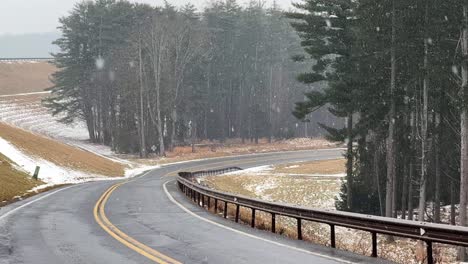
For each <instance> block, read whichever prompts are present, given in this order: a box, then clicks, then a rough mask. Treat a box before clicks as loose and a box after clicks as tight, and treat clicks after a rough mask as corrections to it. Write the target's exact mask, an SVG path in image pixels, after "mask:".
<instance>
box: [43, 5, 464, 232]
mask: <svg viewBox="0 0 468 264" xmlns="http://www.w3.org/2000/svg"><path fill="white" fill-rule="evenodd" d="M291 10H292V11H291ZM291 10H290V11H289V12H284V11H283V10H280V9H279V8H278V7H277V6H276V5H272V6H266V5H265V4H263V3H262V2H261V1H260V2H259V1H251V2H250V3H249V4H247V5H245V6H241V5H239V4H238V3H237V2H236V1H235V0H225V1H217V2H216V1H215V2H213V3H211V4H209V6H208V7H207V8H205V9H204V10H203V11H201V12H199V11H197V10H195V8H194V7H193V6H191V5H187V6H185V7H182V8H175V7H173V6H171V5H169V4H166V5H165V6H163V7H151V6H148V5H141V4H132V3H129V2H126V1H113V0H98V1H95V2H83V3H80V4H78V5H77V6H76V7H75V9H74V10H73V11H72V12H71V13H70V15H69V16H67V17H64V18H62V19H61V24H62V26H61V31H62V34H63V37H62V38H61V39H59V40H57V41H56V44H57V45H58V46H59V47H60V49H61V52H59V53H57V54H54V57H55V61H56V64H57V66H58V67H59V69H60V71H59V72H58V73H56V74H55V76H54V79H53V81H54V83H55V85H54V87H52V88H51V89H50V90H51V92H52V96H51V97H50V98H49V99H48V100H46V101H45V102H44V103H45V104H46V105H47V106H49V107H50V108H51V110H52V111H53V112H54V113H55V114H65V115H64V117H63V121H64V122H71V121H72V120H74V119H75V118H82V119H84V120H86V122H87V125H88V129H89V134H90V138H91V140H93V141H94V142H99V143H103V144H107V145H110V146H112V148H113V149H114V150H116V151H118V152H139V153H140V155H141V156H146V155H147V154H148V152H150V151H151V146H157V152H158V154H159V155H164V153H165V151H166V150H167V149H171V148H173V147H174V146H175V145H176V144H181V143H184V142H194V141H196V140H201V139H211V140H214V139H216V140H220V141H224V140H226V139H228V138H241V139H242V140H243V141H245V140H252V141H258V139H259V138H262V137H264V138H269V139H270V140H274V139H277V138H285V137H294V136H307V133H302V134H300V133H301V132H300V131H303V129H298V128H299V127H303V126H305V125H306V124H308V123H310V127H314V131H316V132H315V133H318V132H317V131H319V127H320V128H321V129H324V130H325V131H326V132H327V137H328V138H329V139H330V140H332V141H337V142H343V143H346V146H347V151H346V154H345V157H346V159H347V167H346V173H347V176H346V180H345V181H343V186H342V194H341V197H340V198H339V199H337V202H336V204H337V208H338V209H341V210H348V211H354V212H360V213H367V214H375V215H382V216H387V217H400V218H406V219H410V220H413V219H414V220H418V221H430V222H446V223H450V224H460V225H466V224H467V219H466V203H467V193H468V189H467V188H468V112H467V111H468V110H467V101H466V98H468V87H467V84H468V65H467V57H468V4H466V3H465V2H464V1H460V0H448V1H435V0H424V1H423V0H411V1H407V0H405V1H403V0H392V1H386V0H302V1H298V3H296V4H294V9H291ZM304 94H305V96H304ZM295 103H296V104H295ZM291 112H293V113H292V114H291ZM293 116H295V118H297V119H295V118H294V117H293ZM341 120H345V121H344V122H343V121H341ZM300 121H303V122H300ZM310 135H312V134H309V136H310ZM458 204H459V209H457V206H456V205H458ZM445 206H447V207H445ZM442 208H447V210H442ZM443 211H444V212H448V217H447V218H445V217H444V216H445V215H444V214H442V212H443Z"/></svg>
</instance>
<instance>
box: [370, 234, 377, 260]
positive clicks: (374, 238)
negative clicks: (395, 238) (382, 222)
mask: <svg viewBox="0 0 468 264" xmlns="http://www.w3.org/2000/svg"><path fill="white" fill-rule="evenodd" d="M371 256H372V257H373V258H376V257H377V233H376V232H372V255H371Z"/></svg>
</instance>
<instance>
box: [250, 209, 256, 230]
mask: <svg viewBox="0 0 468 264" xmlns="http://www.w3.org/2000/svg"><path fill="white" fill-rule="evenodd" d="M250 226H251V227H253V228H255V208H252V221H251V222H250Z"/></svg>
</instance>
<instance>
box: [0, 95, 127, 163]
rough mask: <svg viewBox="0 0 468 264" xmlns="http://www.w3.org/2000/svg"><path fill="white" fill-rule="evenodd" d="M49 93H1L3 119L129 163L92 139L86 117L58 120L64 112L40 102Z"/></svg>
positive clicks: (0, 115)
mask: <svg viewBox="0 0 468 264" xmlns="http://www.w3.org/2000/svg"><path fill="white" fill-rule="evenodd" d="M47 95H48V93H47V92H45V93H44V92H39V93H26V94H17V95H7V96H0V121H2V122H5V123H7V124H10V125H13V126H15V127H19V128H22V129H24V130H27V131H31V132H34V133H37V134H40V135H44V136H47V137H50V138H52V139H55V140H58V141H61V142H63V143H65V144H69V145H73V146H76V147H78V148H81V149H84V150H87V151H89V152H92V153H95V154H97V155H100V156H103V157H106V158H109V159H111V160H113V161H116V162H120V163H124V164H129V162H128V161H126V160H122V159H119V158H117V157H115V153H113V152H112V150H111V149H110V147H108V146H103V145H99V144H92V143H90V142H89V134H88V130H87V128H86V123H85V122H84V121H82V120H75V122H73V123H72V124H64V123H61V122H60V121H59V120H60V118H61V117H63V116H55V117H54V116H52V114H51V113H50V112H49V110H48V109H47V108H46V107H44V106H43V105H42V102H41V100H42V99H44V98H46V96H47Z"/></svg>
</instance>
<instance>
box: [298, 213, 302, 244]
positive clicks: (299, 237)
mask: <svg viewBox="0 0 468 264" xmlns="http://www.w3.org/2000/svg"><path fill="white" fill-rule="evenodd" d="M297 239H298V240H302V220H301V219H300V218H298V219H297Z"/></svg>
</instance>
